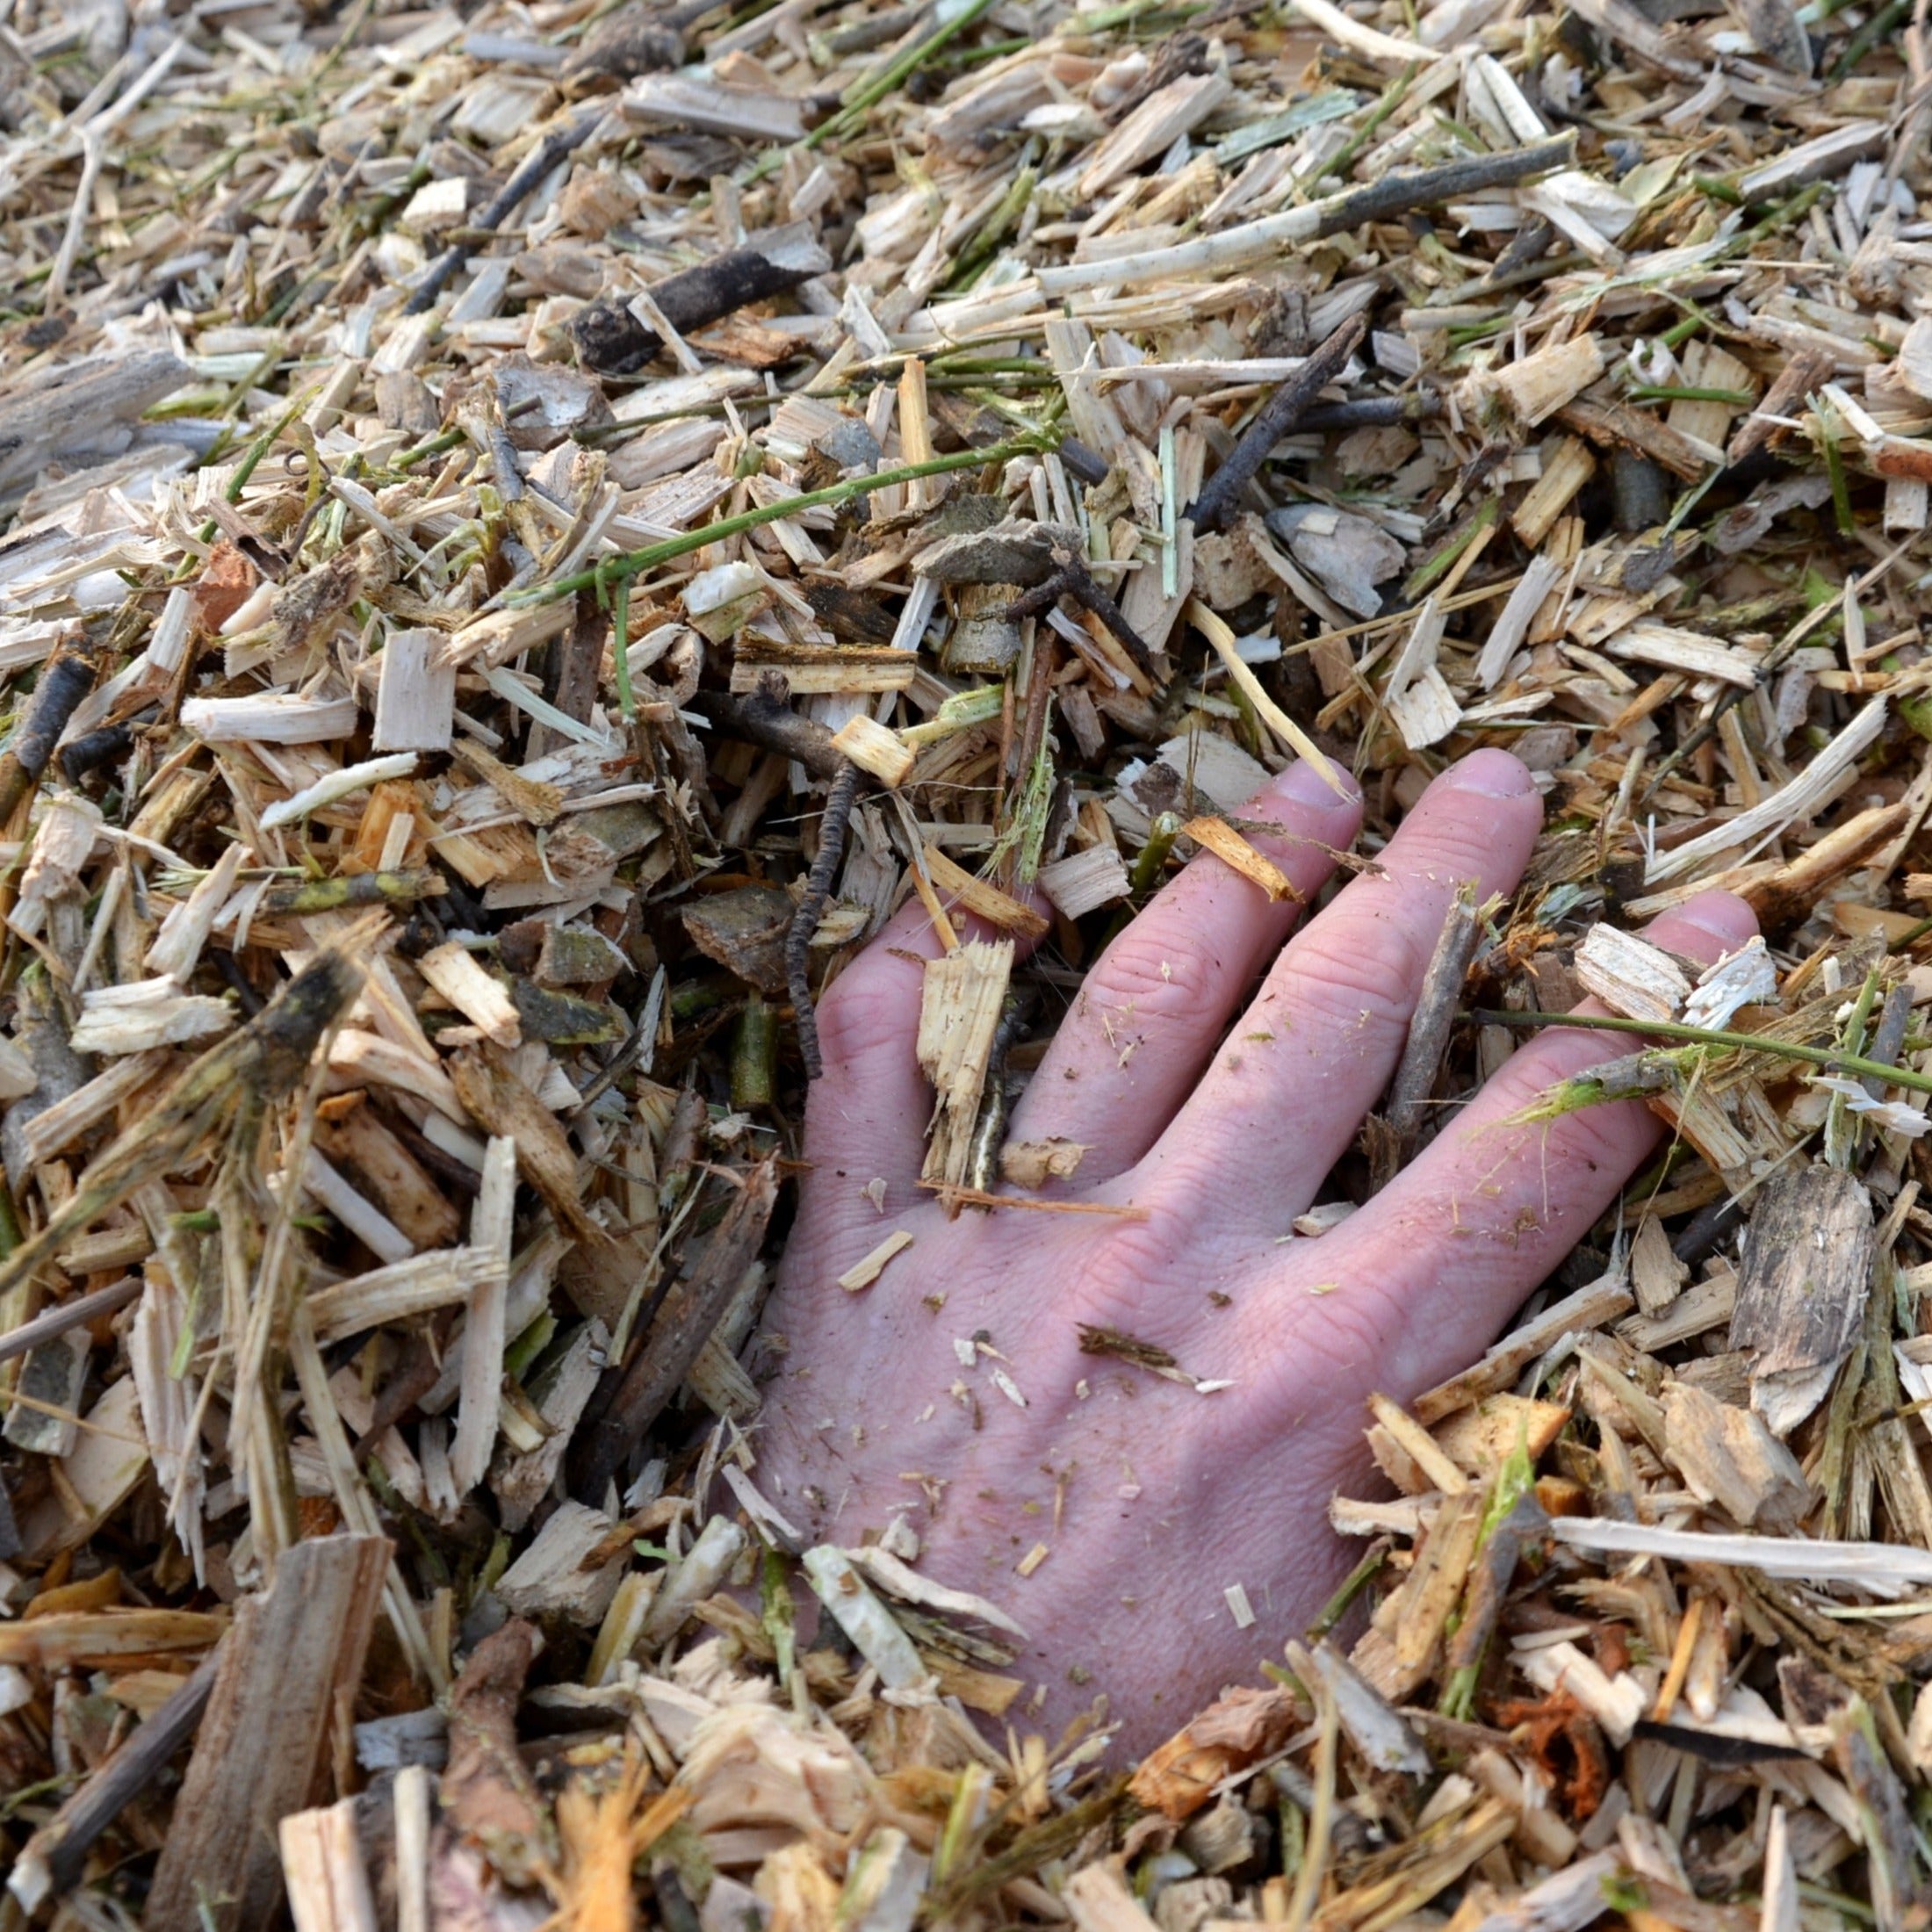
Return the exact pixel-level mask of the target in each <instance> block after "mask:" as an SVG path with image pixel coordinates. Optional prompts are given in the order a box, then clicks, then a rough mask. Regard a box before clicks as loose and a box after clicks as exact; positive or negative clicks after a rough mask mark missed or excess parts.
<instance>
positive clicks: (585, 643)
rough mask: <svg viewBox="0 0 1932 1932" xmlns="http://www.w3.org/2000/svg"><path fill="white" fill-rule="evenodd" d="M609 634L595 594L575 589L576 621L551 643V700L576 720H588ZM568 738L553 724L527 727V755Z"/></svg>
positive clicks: (554, 748)
mask: <svg viewBox="0 0 1932 1932" xmlns="http://www.w3.org/2000/svg"><path fill="white" fill-rule="evenodd" d="M609 634H610V620H609V617H607V616H605V615H604V614H603V612H602V611H601V610H600V609H598V608H597V599H596V596H595V594H594V593H593V592H591V591H588V590H580V591H579V592H578V593H577V621H576V622H575V623H574V624H572V626H571V627H570V630H569V631H568V632H567V633H566V635H565V636H564V637H563V638H560V639H559V642H558V643H557V644H556V645H554V646H553V647H552V648H553V649H554V650H555V651H556V652H558V654H559V661H558V665H557V688H556V689H555V691H553V692H552V693H551V703H552V704H554V705H555V706H556V707H557V709H558V710H559V711H561V712H562V713H563V714H564V716H565V717H573V718H575V719H576V721H577V722H578V723H579V724H588V723H589V721H590V708H591V706H592V705H593V704H595V703H596V702H597V685H598V681H599V679H600V677H601V675H602V671H603V653H604V643H605V640H606V639H607V638H609ZM568 742H569V740H568V739H566V737H565V736H564V734H563V733H562V732H559V731H558V730H557V729H556V728H555V727H554V726H552V725H549V724H541V723H539V724H532V725H531V726H530V746H529V752H528V756H529V757H530V758H531V759H533V760H534V759H538V758H544V757H546V756H548V754H549V753H551V752H554V751H560V750H562V749H563V747H564V746H566V744H567V743H568Z"/></svg>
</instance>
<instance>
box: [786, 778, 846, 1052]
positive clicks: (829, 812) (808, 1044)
mask: <svg viewBox="0 0 1932 1932" xmlns="http://www.w3.org/2000/svg"><path fill="white" fill-rule="evenodd" d="M858 796H859V768H858V767H857V766H856V765H854V764H853V763H852V762H851V761H850V760H849V759H848V760H844V761H840V767H839V775H838V776H837V777H836V778H834V779H833V781H832V789H831V790H830V791H829V792H828V793H826V795H825V813H824V815H823V816H822V817H821V818H820V819H819V821H818V854H817V855H816V856H815V857H814V858H813V860H812V861H811V871H810V872H809V873H808V874H807V875H806V876H805V896H804V898H802V899H800V900H799V902H798V910H797V912H794V913H793V914H792V919H791V930H790V931H789V933H787V934H785V984H786V986H787V987H788V989H789V991H790V993H791V1006H792V1012H793V1013H794V1014H796V1015H797V1021H798V1050H799V1052H800V1053H801V1054H802V1055H803V1056H804V1062H805V1074H806V1078H809V1079H813V1080H816V1079H817V1078H818V1077H819V1075H820V1074H822V1073H823V1072H824V1071H825V1062H824V1060H823V1059H822V1058H821V1057H820V1056H819V1053H818V1015H817V1013H816V1012H815V1011H814V1010H813V1007H812V1004H811V935H812V934H814V933H816V932H817V931H818V919H819V915H820V914H821V913H823V912H824V911H825V901H826V900H827V899H829V898H831V897H832V884H833V880H834V879H836V878H837V877H838V876H839V861H840V859H842V858H843V857H844V856H845V842H846V829H847V826H849V825H851V823H852V807H853V805H854V803H855V802H856V801H857V799H858Z"/></svg>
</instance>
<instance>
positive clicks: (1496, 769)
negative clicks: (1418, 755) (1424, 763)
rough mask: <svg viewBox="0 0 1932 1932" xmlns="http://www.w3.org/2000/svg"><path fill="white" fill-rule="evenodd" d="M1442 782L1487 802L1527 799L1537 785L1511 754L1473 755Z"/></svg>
mask: <svg viewBox="0 0 1932 1932" xmlns="http://www.w3.org/2000/svg"><path fill="white" fill-rule="evenodd" d="M1442 782H1443V783H1444V784H1445V785H1447V786H1449V787H1451V788H1452V789H1453V790H1456V791H1473V792H1476V793H1479V794H1480V795H1481V797H1485V798H1524V797H1528V796H1529V794H1530V793H1532V791H1534V790H1535V789H1536V781H1535V779H1533V778H1532V777H1531V776H1530V772H1529V768H1528V767H1527V766H1526V765H1525V764H1524V763H1523V761H1521V760H1520V759H1517V758H1511V757H1510V754H1509V753H1507V752H1498V751H1481V752H1472V753H1470V754H1469V756H1468V757H1467V758H1465V759H1464V760H1463V761H1461V763H1460V764H1456V765H1452V766H1451V767H1450V768H1449V769H1448V770H1447V771H1445V773H1444V774H1443V775H1442Z"/></svg>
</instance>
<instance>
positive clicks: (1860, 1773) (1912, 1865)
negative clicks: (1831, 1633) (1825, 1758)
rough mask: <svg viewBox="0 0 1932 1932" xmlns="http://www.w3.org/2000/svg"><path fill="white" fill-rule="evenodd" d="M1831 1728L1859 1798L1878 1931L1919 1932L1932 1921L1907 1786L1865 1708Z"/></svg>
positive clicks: (1838, 1717)
mask: <svg viewBox="0 0 1932 1932" xmlns="http://www.w3.org/2000/svg"><path fill="white" fill-rule="evenodd" d="M1830 1724H1831V1729H1832V1733H1833V1737H1832V1755H1833V1757H1834V1759H1835V1761H1836V1763H1837V1767H1838V1775H1839V1776H1840V1777H1842V1778H1843V1779H1844V1781H1845V1783H1846V1784H1847V1785H1848V1786H1849V1788H1850V1791H1851V1795H1852V1796H1853V1798H1854V1799H1856V1800H1857V1805H1858V1814H1859V1826H1860V1835H1861V1836H1862V1837H1863V1838H1864V1849H1865V1876H1866V1883H1867V1885H1868V1887H1869V1891H1870V1896H1871V1909H1872V1914H1873V1916H1874V1917H1875V1919H1876V1920H1877V1921H1878V1932H1916V1928H1919V1927H1921V1926H1923V1925H1924V1924H1925V1923H1926V1920H1927V1908H1926V1907H1927V1896H1926V1887H1925V1884H1924V1881H1923V1880H1922V1879H1921V1878H1920V1877H1919V1871H1918V1849H1917V1834H1916V1832H1915V1831H1914V1828H1913V1823H1912V1809H1911V1806H1910V1805H1909V1804H1908V1803H1907V1797H1906V1790H1905V1786H1904V1785H1903V1784H1901V1783H1900V1779H1899V1774H1898V1773H1897V1772H1896V1771H1894V1770H1892V1765H1891V1763H1890V1762H1889V1761H1888V1760H1887V1758H1886V1756H1885V1753H1884V1752H1883V1751H1882V1750H1881V1749H1880V1748H1878V1742H1877V1741H1876V1737H1875V1735H1874V1734H1873V1728H1872V1725H1871V1717H1870V1716H1869V1715H1868V1713H1867V1712H1865V1710H1864V1707H1863V1706H1862V1705H1859V1704H1856V1703H1853V1704H1849V1705H1846V1706H1844V1707H1843V1708H1842V1709H1841V1710H1839V1711H1837V1712H1834V1713H1833V1716H1832V1718H1831V1719H1830Z"/></svg>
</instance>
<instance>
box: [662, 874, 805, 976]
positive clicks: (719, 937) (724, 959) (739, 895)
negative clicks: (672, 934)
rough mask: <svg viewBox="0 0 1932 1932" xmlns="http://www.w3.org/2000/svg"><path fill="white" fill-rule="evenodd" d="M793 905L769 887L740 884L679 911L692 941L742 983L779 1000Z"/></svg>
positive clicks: (784, 893)
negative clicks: (683, 910) (681, 911)
mask: <svg viewBox="0 0 1932 1932" xmlns="http://www.w3.org/2000/svg"><path fill="white" fill-rule="evenodd" d="M796 910H797V908H796V907H795V906H794V905H793V904H792V898H791V894H790V893H789V892H787V891H785V890H783V889H782V887H779V886H775V885H740V886H738V887H735V888H734V889H733V890H731V891H729V892H719V893H717V894H716V895H714V896H713V897H712V898H707V899H700V900H699V901H698V902H697V903H696V905H691V906H688V907H687V908H686V909H685V912H684V930H685V932H686V933H687V934H689V935H690V941H691V943H692V945H694V946H695V947H696V948H697V949H698V951H699V952H701V953H703V955H704V956H705V958H707V959H715V960H716V961H717V963H718V964H719V965H720V966H722V967H724V970H726V971H727V972H731V973H736V974H737V975H738V977H739V978H740V979H742V980H743V981H744V982H745V983H746V985H748V986H755V987H757V989H758V990H759V991H760V992H761V993H768V994H770V995H771V996H772V998H782V997H783V996H784V993H785V991H786V977H785V935H786V934H788V933H789V932H790V930H791V921H792V915H793V913H794V912H795V911H796Z"/></svg>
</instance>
